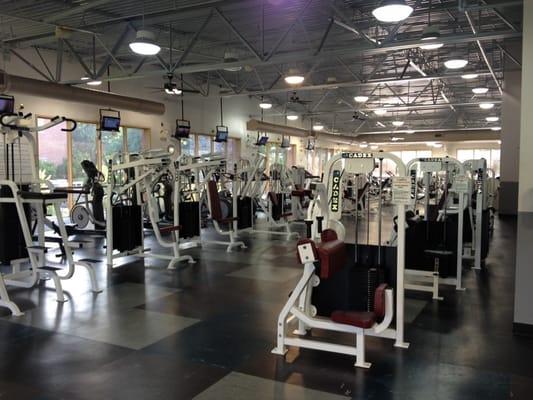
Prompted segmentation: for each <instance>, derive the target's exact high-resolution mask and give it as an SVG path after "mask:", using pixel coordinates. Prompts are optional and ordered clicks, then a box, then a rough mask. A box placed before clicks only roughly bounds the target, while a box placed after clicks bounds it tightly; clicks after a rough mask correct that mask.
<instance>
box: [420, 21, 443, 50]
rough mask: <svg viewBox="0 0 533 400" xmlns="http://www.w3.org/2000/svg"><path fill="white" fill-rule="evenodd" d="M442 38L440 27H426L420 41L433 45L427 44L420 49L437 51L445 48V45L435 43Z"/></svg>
mask: <svg viewBox="0 0 533 400" xmlns="http://www.w3.org/2000/svg"><path fill="white" fill-rule="evenodd" d="M439 38H440V29H439V27H438V26H435V25H430V24H428V26H426V28H425V29H424V32H422V37H421V38H420V40H422V41H423V42H431V43H425V44H423V45H422V46H420V48H421V49H422V50H436V49H440V48H441V47H442V46H444V43H438V42H435V41H436V40H437V39H439Z"/></svg>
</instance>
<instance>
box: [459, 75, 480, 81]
mask: <svg viewBox="0 0 533 400" xmlns="http://www.w3.org/2000/svg"><path fill="white" fill-rule="evenodd" d="M478 76H479V75H478V74H464V75H461V78H463V79H466V80H470V79H476V78H477V77H478Z"/></svg>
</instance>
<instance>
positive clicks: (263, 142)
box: [257, 136, 268, 146]
mask: <svg viewBox="0 0 533 400" xmlns="http://www.w3.org/2000/svg"><path fill="white" fill-rule="evenodd" d="M267 142H268V136H261V137H260V138H259V140H258V141H257V145H258V146H264V145H266V144H267Z"/></svg>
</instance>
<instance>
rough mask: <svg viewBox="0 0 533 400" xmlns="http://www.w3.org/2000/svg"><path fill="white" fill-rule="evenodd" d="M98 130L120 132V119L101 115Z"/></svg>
mask: <svg viewBox="0 0 533 400" xmlns="http://www.w3.org/2000/svg"><path fill="white" fill-rule="evenodd" d="M100 130H102V131H109V132H118V131H119V130H120V117H111V116H109V115H102V120H101V121H100Z"/></svg>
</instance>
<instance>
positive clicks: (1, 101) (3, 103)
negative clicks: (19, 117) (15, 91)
mask: <svg viewBox="0 0 533 400" xmlns="http://www.w3.org/2000/svg"><path fill="white" fill-rule="evenodd" d="M14 109H15V98H14V97H13V96H7V95H5V94H2V95H0V114H13V111H14Z"/></svg>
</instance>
